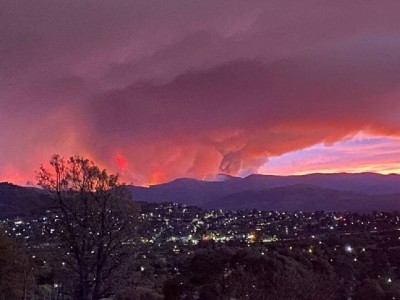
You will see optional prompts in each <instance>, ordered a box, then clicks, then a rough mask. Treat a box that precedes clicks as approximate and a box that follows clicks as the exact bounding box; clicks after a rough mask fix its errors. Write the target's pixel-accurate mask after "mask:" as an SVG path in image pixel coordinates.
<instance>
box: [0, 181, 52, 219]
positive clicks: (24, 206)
mask: <svg viewBox="0 0 400 300" xmlns="http://www.w3.org/2000/svg"><path fill="white" fill-rule="evenodd" d="M51 205H52V203H51V200H50V198H49V196H48V195H46V194H45V193H44V192H43V191H41V190H39V189H36V188H30V187H21V186H17V185H13V184H10V183H0V217H2V218H5V217H15V216H28V215H29V216H32V215H36V214H40V213H41V212H42V211H43V210H44V209H47V208H49V207H51Z"/></svg>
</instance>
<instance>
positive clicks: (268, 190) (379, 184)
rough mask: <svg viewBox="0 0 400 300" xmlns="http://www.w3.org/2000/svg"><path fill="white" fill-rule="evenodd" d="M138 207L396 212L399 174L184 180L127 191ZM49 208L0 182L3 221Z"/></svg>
mask: <svg viewBox="0 0 400 300" xmlns="http://www.w3.org/2000/svg"><path fill="white" fill-rule="evenodd" d="M128 188H129V189H130V190H131V191H132V194H133V199H134V200H135V201H138V202H157V203H160V202H175V203H182V204H187V205H193V206H199V207H202V208H206V209H224V210H238V209H262V210H282V211H295V210H302V211H315V210H324V211H355V212H368V211H373V210H383V211H392V210H398V209H399V208H400V175H398V174H390V175H381V174H375V173H360V174H348V173H336V174H309V175H299V176H271V175H250V176H248V177H245V178H240V177H234V176H228V175H223V174H221V175H219V176H218V177H217V178H216V180H215V181H203V180H198V179H190V178H180V179H176V180H174V181H171V182H168V183H164V184H159V185H153V186H150V187H140V186H128ZM49 206H51V201H50V200H49V197H48V194H46V193H44V192H43V190H40V189H36V188H32V187H20V186H16V185H13V184H9V183H0V217H5V216H16V215H22V216H23V215H31V214H35V213H38V212H40V211H41V210H42V209H43V208H46V207H49Z"/></svg>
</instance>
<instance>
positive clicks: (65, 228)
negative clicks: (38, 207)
mask: <svg viewBox="0 0 400 300" xmlns="http://www.w3.org/2000/svg"><path fill="white" fill-rule="evenodd" d="M37 179H38V185H39V186H41V187H43V188H44V189H46V190H48V191H49V193H50V194H51V195H52V196H53V197H54V200H55V203H56V207H57V208H58V210H59V216H58V218H57V219H56V220H55V223H54V225H55V232H54V234H56V236H57V237H58V238H59V241H60V249H61V250H62V251H63V254H64V255H63V261H64V263H63V265H65V267H66V268H67V269H68V270H70V271H71V274H72V275H73V279H74V294H73V295H74V299H80V300H89V299H90V300H97V299H101V298H104V297H108V296H110V295H113V294H114V292H115V289H116V288H118V287H117V286H116V281H115V279H116V278H117V277H118V276H121V273H122V272H123V271H124V270H126V265H125V264H126V263H127V262H128V259H129V250H130V248H131V247H130V244H132V241H133V236H134V231H135V220H136V213H135V212H136V208H135V204H134V203H133V201H131V193H130V191H129V190H128V189H127V188H126V187H125V186H124V185H123V184H119V182H118V175H109V174H108V173H107V171H106V170H101V169H100V168H99V167H98V166H96V165H95V164H94V163H93V162H92V161H90V160H88V159H86V158H83V157H79V156H76V157H71V158H69V159H68V160H65V159H63V158H62V157H60V156H59V155H53V157H52V158H51V160H50V165H49V166H48V167H44V166H42V167H41V168H40V170H39V171H38V172H37ZM113 280H114V281H113ZM119 283H120V282H119ZM120 284H121V283H120Z"/></svg>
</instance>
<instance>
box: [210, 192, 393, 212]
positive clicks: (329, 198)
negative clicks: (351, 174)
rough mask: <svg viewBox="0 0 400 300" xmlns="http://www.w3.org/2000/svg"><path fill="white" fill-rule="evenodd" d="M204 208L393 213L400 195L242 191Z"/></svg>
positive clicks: (212, 202)
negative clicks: (385, 211) (386, 211)
mask: <svg viewBox="0 0 400 300" xmlns="http://www.w3.org/2000/svg"><path fill="white" fill-rule="evenodd" d="M204 207H205V208H208V209H224V210H229V209H234V210H240V209H259V210H278V211H316V210H323V211H338V210H340V211H357V212H367V211H373V210H388V211H391V210H397V209H398V208H399V207H400V194H390V195H367V194H361V193H357V192H352V191H340V190H333V189H327V188H321V187H316V186H302V185H300V186H299V185H295V186H286V187H277V188H271V189H265V190H260V191H245V192H239V193H235V194H231V195H228V196H225V197H223V198H221V199H218V200H215V201H211V202H208V203H206V204H205V205H204Z"/></svg>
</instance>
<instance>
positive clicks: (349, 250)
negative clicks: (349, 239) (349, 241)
mask: <svg viewBox="0 0 400 300" xmlns="http://www.w3.org/2000/svg"><path fill="white" fill-rule="evenodd" d="M345 250H346V252H348V253H351V252H353V247H351V246H350V245H346V247H345Z"/></svg>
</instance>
